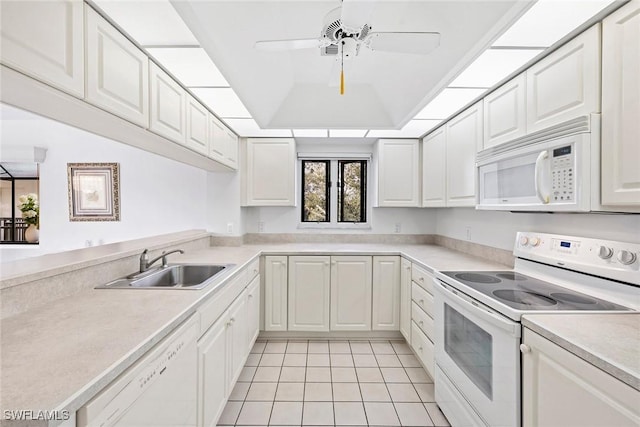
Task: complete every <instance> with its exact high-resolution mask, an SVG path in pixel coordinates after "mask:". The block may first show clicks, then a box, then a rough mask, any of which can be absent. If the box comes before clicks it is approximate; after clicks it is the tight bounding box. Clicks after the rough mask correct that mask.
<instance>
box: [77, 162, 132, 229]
mask: <svg viewBox="0 0 640 427" xmlns="http://www.w3.org/2000/svg"><path fill="white" fill-rule="evenodd" d="M119 169H120V167H119V164H118V163H67V177H68V181H69V220H70V221H120V170H119Z"/></svg>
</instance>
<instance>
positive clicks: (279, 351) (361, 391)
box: [218, 340, 449, 427]
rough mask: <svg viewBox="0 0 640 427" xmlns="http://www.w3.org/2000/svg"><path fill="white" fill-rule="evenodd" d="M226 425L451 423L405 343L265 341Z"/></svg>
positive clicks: (258, 348)
mask: <svg viewBox="0 0 640 427" xmlns="http://www.w3.org/2000/svg"><path fill="white" fill-rule="evenodd" d="M218 425H219V426H347V425H348V426H425V427H426V426H439V427H440V426H448V425H449V423H448V422H447V420H446V418H445V417H444V415H443V414H442V412H440V410H439V409H438V407H437V406H436V404H435V402H434V394H433V380H432V379H431V377H430V376H429V375H428V374H427V373H426V372H425V371H424V369H422V367H420V363H419V362H418V360H417V359H416V358H415V357H414V356H413V354H412V352H411V350H410V349H409V347H408V345H407V344H406V342H404V341H385V340H371V341H365V340H357V341H355V340H354V341H303V340H288V341H284V340H269V341H258V342H256V344H255V345H254V347H253V349H252V350H251V354H250V355H249V358H248V360H247V363H246V365H245V367H244V368H243V370H242V373H241V374H240V379H239V380H238V383H237V384H236V386H235V388H234V390H233V391H232V393H231V396H230V397H229V402H228V403H227V406H226V407H225V409H224V411H223V413H222V415H221V417H220V420H219V421H218Z"/></svg>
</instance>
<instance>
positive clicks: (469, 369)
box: [434, 232, 640, 427]
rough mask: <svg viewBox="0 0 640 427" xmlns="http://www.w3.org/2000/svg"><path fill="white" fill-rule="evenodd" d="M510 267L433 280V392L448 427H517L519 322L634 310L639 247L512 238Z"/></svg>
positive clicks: (639, 290) (639, 289)
mask: <svg viewBox="0 0 640 427" xmlns="http://www.w3.org/2000/svg"><path fill="white" fill-rule="evenodd" d="M514 255H515V256H516V261H515V266H514V269H513V271H507V270H505V271H442V272H437V274H436V277H437V279H436V280H435V281H436V283H435V287H434V289H435V329H436V343H435V359H436V368H435V371H436V372H435V396H436V402H437V403H438V405H439V406H440V408H441V409H442V411H443V412H444V414H445V415H446V416H447V418H448V419H449V422H450V423H451V425H452V426H453V427H461V426H474V427H476V426H477V427H481V426H489V427H501V426H510V427H514V426H515V427H517V426H520V425H521V389H520V349H519V347H520V338H521V335H522V332H521V329H522V328H521V325H520V319H521V317H522V315H524V314H527V313H558V314H561V313H567V312H571V313H575V312H576V311H590V312H594V313H596V312H610V311H638V310H640V260H639V258H640V244H634V243H624V242H614V241H606V240H601V239H590V238H582V237H569V236H561V235H555V234H543V233H529V232H527V233H523V232H520V233H518V234H517V236H516V242H515V248H514Z"/></svg>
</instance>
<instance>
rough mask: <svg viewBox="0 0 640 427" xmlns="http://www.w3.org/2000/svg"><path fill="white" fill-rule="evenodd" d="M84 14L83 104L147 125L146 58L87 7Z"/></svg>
mask: <svg viewBox="0 0 640 427" xmlns="http://www.w3.org/2000/svg"><path fill="white" fill-rule="evenodd" d="M85 12H86V21H85V23H86V26H85V29H86V39H87V41H86V66H87V92H86V97H87V101H89V102H90V103H92V104H93V105H96V106H98V107H100V108H102V109H104V110H107V111H109V112H111V113H113V114H115V115H117V116H120V117H122V118H123V119H126V120H129V121H131V122H133V123H136V124H138V125H140V126H143V127H148V126H149V59H148V58H147V55H145V54H144V53H143V52H142V51H140V50H139V49H138V48H137V47H135V46H134V45H133V43H131V42H130V41H129V40H127V38H126V37H125V36H123V35H122V34H120V32H119V31H118V30H116V29H115V28H114V27H112V26H111V24H109V23H108V22H107V21H105V20H104V19H103V18H102V17H101V16H100V15H98V13H96V12H95V11H94V10H93V9H91V8H90V7H86V8H85Z"/></svg>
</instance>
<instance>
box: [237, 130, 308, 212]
mask: <svg viewBox="0 0 640 427" xmlns="http://www.w3.org/2000/svg"><path fill="white" fill-rule="evenodd" d="M246 156H247V157H246V166H247V167H246V168H244V169H245V170H244V171H243V178H244V183H243V187H244V191H245V192H246V196H245V200H244V206H295V200H296V195H295V188H296V149H295V140H294V139H293V138H249V139H247V147H246Z"/></svg>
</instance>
